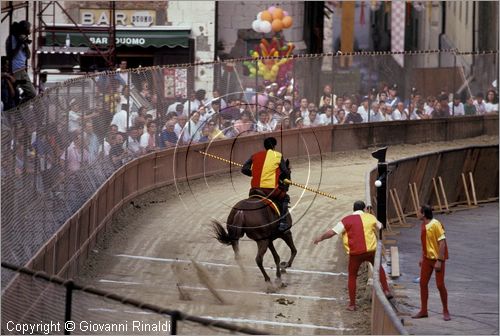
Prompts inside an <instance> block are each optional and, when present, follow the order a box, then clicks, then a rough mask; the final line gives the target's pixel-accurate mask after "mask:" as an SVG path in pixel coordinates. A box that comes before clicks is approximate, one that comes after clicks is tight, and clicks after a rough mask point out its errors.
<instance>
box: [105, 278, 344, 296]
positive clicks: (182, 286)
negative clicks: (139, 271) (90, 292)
mask: <svg viewBox="0 0 500 336" xmlns="http://www.w3.org/2000/svg"><path fill="white" fill-rule="evenodd" d="M99 282H104V283H114V284H124V285H142V284H143V283H141V282H130V281H115V280H107V279H101V280H99ZM179 287H181V288H186V289H192V290H199V291H206V290H208V289H207V288H205V287H196V286H187V285H181V286H179ZM214 289H215V290H216V291H217V292H227V293H241V294H255V295H270V296H280V297H291V298H296V299H307V300H320V301H321V300H323V301H338V300H339V299H338V298H336V297H328V296H315V295H300V294H284V293H266V292H256V291H243V290H236V289H221V288H214Z"/></svg>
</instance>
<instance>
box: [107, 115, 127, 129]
mask: <svg viewBox="0 0 500 336" xmlns="http://www.w3.org/2000/svg"><path fill="white" fill-rule="evenodd" d="M111 125H116V126H118V132H120V133H126V132H127V111H125V110H121V111H120V112H117V113H115V115H114V116H113V120H111Z"/></svg>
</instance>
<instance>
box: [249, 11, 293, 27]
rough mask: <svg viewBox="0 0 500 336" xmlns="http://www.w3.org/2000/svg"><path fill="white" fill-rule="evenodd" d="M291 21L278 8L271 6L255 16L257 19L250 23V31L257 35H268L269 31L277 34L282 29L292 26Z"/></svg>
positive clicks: (289, 17) (286, 13) (288, 16)
mask: <svg viewBox="0 0 500 336" xmlns="http://www.w3.org/2000/svg"><path fill="white" fill-rule="evenodd" d="M292 24H293V19H292V17H291V16H290V15H288V12H287V11H284V10H283V9H281V8H280V7H275V6H271V7H269V8H268V9H267V10H263V11H262V12H259V14H257V19H256V20H254V21H253V22H252V29H253V30H255V31H256V32H257V33H264V34H267V33H270V32H271V31H273V32H275V33H279V32H280V31H282V30H283V29H288V28H290V27H291V26H292Z"/></svg>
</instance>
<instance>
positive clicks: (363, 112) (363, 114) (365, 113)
mask: <svg viewBox="0 0 500 336" xmlns="http://www.w3.org/2000/svg"><path fill="white" fill-rule="evenodd" d="M358 113H359V114H361V117H363V122H368V111H367V110H366V109H365V107H364V106H363V105H360V106H359V107H358Z"/></svg>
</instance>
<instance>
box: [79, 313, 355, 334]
mask: <svg viewBox="0 0 500 336" xmlns="http://www.w3.org/2000/svg"><path fill="white" fill-rule="evenodd" d="M88 310H89V311H103V312H109V313H122V312H120V311H118V310H115V309H107V308H88ZM123 313H130V314H141V315H150V314H154V313H150V312H140V311H130V310H124V311H123ZM200 317H202V318H206V319H209V320H216V321H223V322H239V323H253V324H261V325H262V324H264V325H273V326H282V327H292V328H307V329H323V330H346V331H348V330H352V329H351V328H344V327H327V326H320V325H316V324H302V323H289V322H276V321H265V320H250V319H241V318H232V317H213V316H200Z"/></svg>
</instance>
